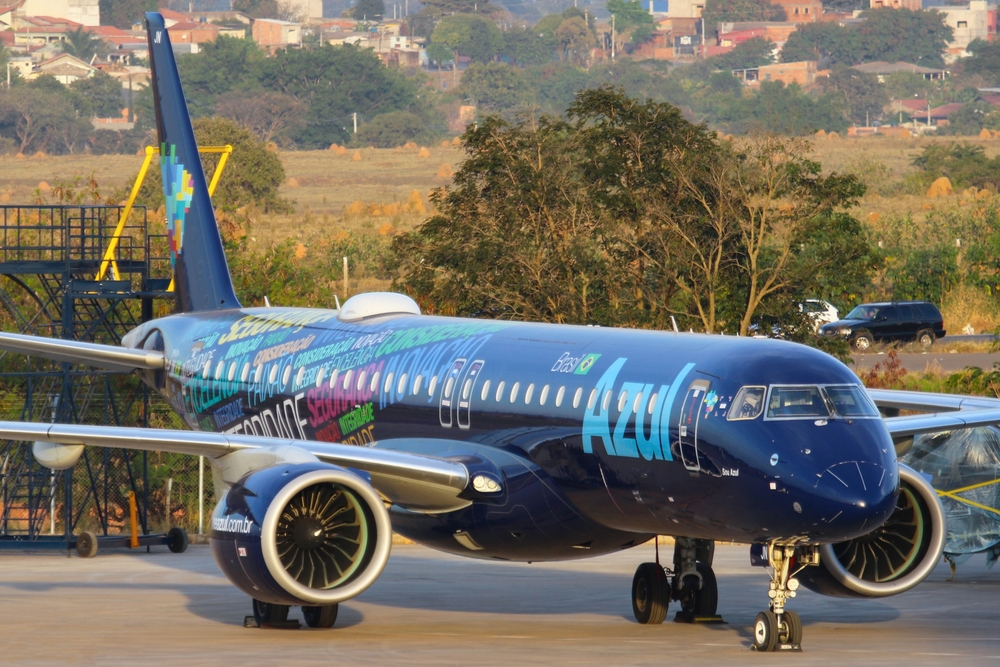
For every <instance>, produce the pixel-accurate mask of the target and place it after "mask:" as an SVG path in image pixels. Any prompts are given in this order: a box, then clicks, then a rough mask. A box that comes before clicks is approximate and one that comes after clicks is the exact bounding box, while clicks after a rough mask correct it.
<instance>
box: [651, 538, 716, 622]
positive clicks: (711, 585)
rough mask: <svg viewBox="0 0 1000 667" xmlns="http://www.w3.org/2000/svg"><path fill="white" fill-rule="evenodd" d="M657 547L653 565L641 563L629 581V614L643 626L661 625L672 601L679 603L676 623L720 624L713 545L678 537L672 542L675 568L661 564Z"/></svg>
mask: <svg viewBox="0 0 1000 667" xmlns="http://www.w3.org/2000/svg"><path fill="white" fill-rule="evenodd" d="M659 547H660V545H659V541H658V540H657V543H656V562H655V563H643V564H641V565H640V566H639V567H638V568H637V569H636V571H635V577H633V579H632V613H633V614H634V615H635V620H637V621H638V622H639V623H643V624H656V623H662V622H663V621H664V619H666V617H667V605H668V604H669V603H670V601H671V600H676V601H678V602H680V604H681V609H680V611H678V612H677V614H676V616H675V617H674V621H675V622H683V623H697V622H701V623H705V622H709V623H711V622H715V623H719V622H721V621H722V618H720V617H719V616H718V615H716V608H717V606H718V603H719V588H718V585H717V584H716V581H715V573H714V572H713V571H712V558H713V556H714V555H715V542H713V541H712V540H696V539H693V538H688V537H678V538H676V539H675V541H674V559H673V563H674V567H673V569H672V570H671V569H667V568H664V567H663V566H662V565H661V564H660V548H659Z"/></svg>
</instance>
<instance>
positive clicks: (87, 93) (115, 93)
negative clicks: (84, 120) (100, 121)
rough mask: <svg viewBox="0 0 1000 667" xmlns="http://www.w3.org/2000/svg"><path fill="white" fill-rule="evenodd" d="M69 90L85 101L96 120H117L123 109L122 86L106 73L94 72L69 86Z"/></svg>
mask: <svg viewBox="0 0 1000 667" xmlns="http://www.w3.org/2000/svg"><path fill="white" fill-rule="evenodd" d="M69 88H70V90H72V91H74V92H76V93H78V94H79V95H80V96H81V97H83V99H85V100H87V102H88V103H89V104H90V108H91V110H92V112H93V115H94V116H95V117H96V118H118V117H119V116H120V115H121V111H122V109H123V108H125V101H124V98H123V96H122V84H121V83H120V82H119V81H118V79H115V78H114V77H113V76H111V75H109V74H108V73H106V72H95V73H94V75H93V76H90V77H87V78H86V79H77V80H76V81H74V82H73V83H71V84H69Z"/></svg>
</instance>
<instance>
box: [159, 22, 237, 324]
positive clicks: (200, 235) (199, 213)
mask: <svg viewBox="0 0 1000 667" xmlns="http://www.w3.org/2000/svg"><path fill="white" fill-rule="evenodd" d="M146 31H147V38H148V39H149V64H150V68H151V69H152V82H151V83H152V87H153V103H154V105H155V106H156V129H157V134H158V138H159V142H160V171H161V173H162V174H163V196H164V198H165V199H166V209H167V235H168V236H169V241H170V261H171V264H172V265H173V269H174V290H175V293H176V295H177V308H176V309H177V312H181V313H184V312H191V311H201V310H224V309H227V308H239V307H240V303H239V301H237V299H236V292H235V291H234V290H233V280H232V277H231V276H230V275H229V266H228V265H227V264H226V255H225V252H224V251H223V248H222V238H221V237H220V236H219V226H218V223H217V222H216V221H215V211H214V210H213V208H212V200H211V198H210V197H209V196H208V185H207V183H206V181H205V171H204V170H203V169H202V166H201V156H200V155H199V154H198V143H197V141H195V138H194V129H193V128H192V127H191V117H190V116H189V115H188V109H187V103H186V102H185V100H184V91H183V90H182V89H181V80H180V77H179V76H178V74H177V63H176V62H175V60H174V53H173V51H172V50H171V48H170V37H169V36H168V35H167V29H166V26H165V25H164V23H163V17H162V16H161V15H160V14H158V13H156V12H150V13H148V14H146Z"/></svg>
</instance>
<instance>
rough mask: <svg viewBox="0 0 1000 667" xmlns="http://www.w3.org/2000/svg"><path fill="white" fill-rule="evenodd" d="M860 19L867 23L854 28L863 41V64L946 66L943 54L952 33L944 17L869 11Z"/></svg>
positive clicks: (889, 10) (935, 13)
mask: <svg viewBox="0 0 1000 667" xmlns="http://www.w3.org/2000/svg"><path fill="white" fill-rule="evenodd" d="M861 16H862V17H863V18H864V19H865V21H864V23H861V24H859V25H858V26H857V27H855V28H853V29H854V30H857V31H858V33H859V34H860V38H861V45H862V52H861V54H860V55H861V60H860V62H872V61H878V60H884V61H886V62H908V63H913V64H914V65H920V66H922V67H934V66H940V65H943V64H944V60H943V59H942V54H943V53H944V50H945V48H946V47H947V46H948V42H950V41H951V39H952V33H953V30H952V29H951V27H950V26H948V25H946V24H945V22H944V14H941V13H939V12H935V11H911V10H909V9H891V8H882V9H870V10H868V11H865V12H863V13H862V14H861ZM852 64H853V63H852Z"/></svg>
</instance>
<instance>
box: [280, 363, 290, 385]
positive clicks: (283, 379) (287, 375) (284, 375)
mask: <svg viewBox="0 0 1000 667" xmlns="http://www.w3.org/2000/svg"><path fill="white" fill-rule="evenodd" d="M290 377H292V367H291V366H285V372H284V373H282V374H281V384H282V386H286V385H287V384H288V379H289V378H290Z"/></svg>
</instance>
